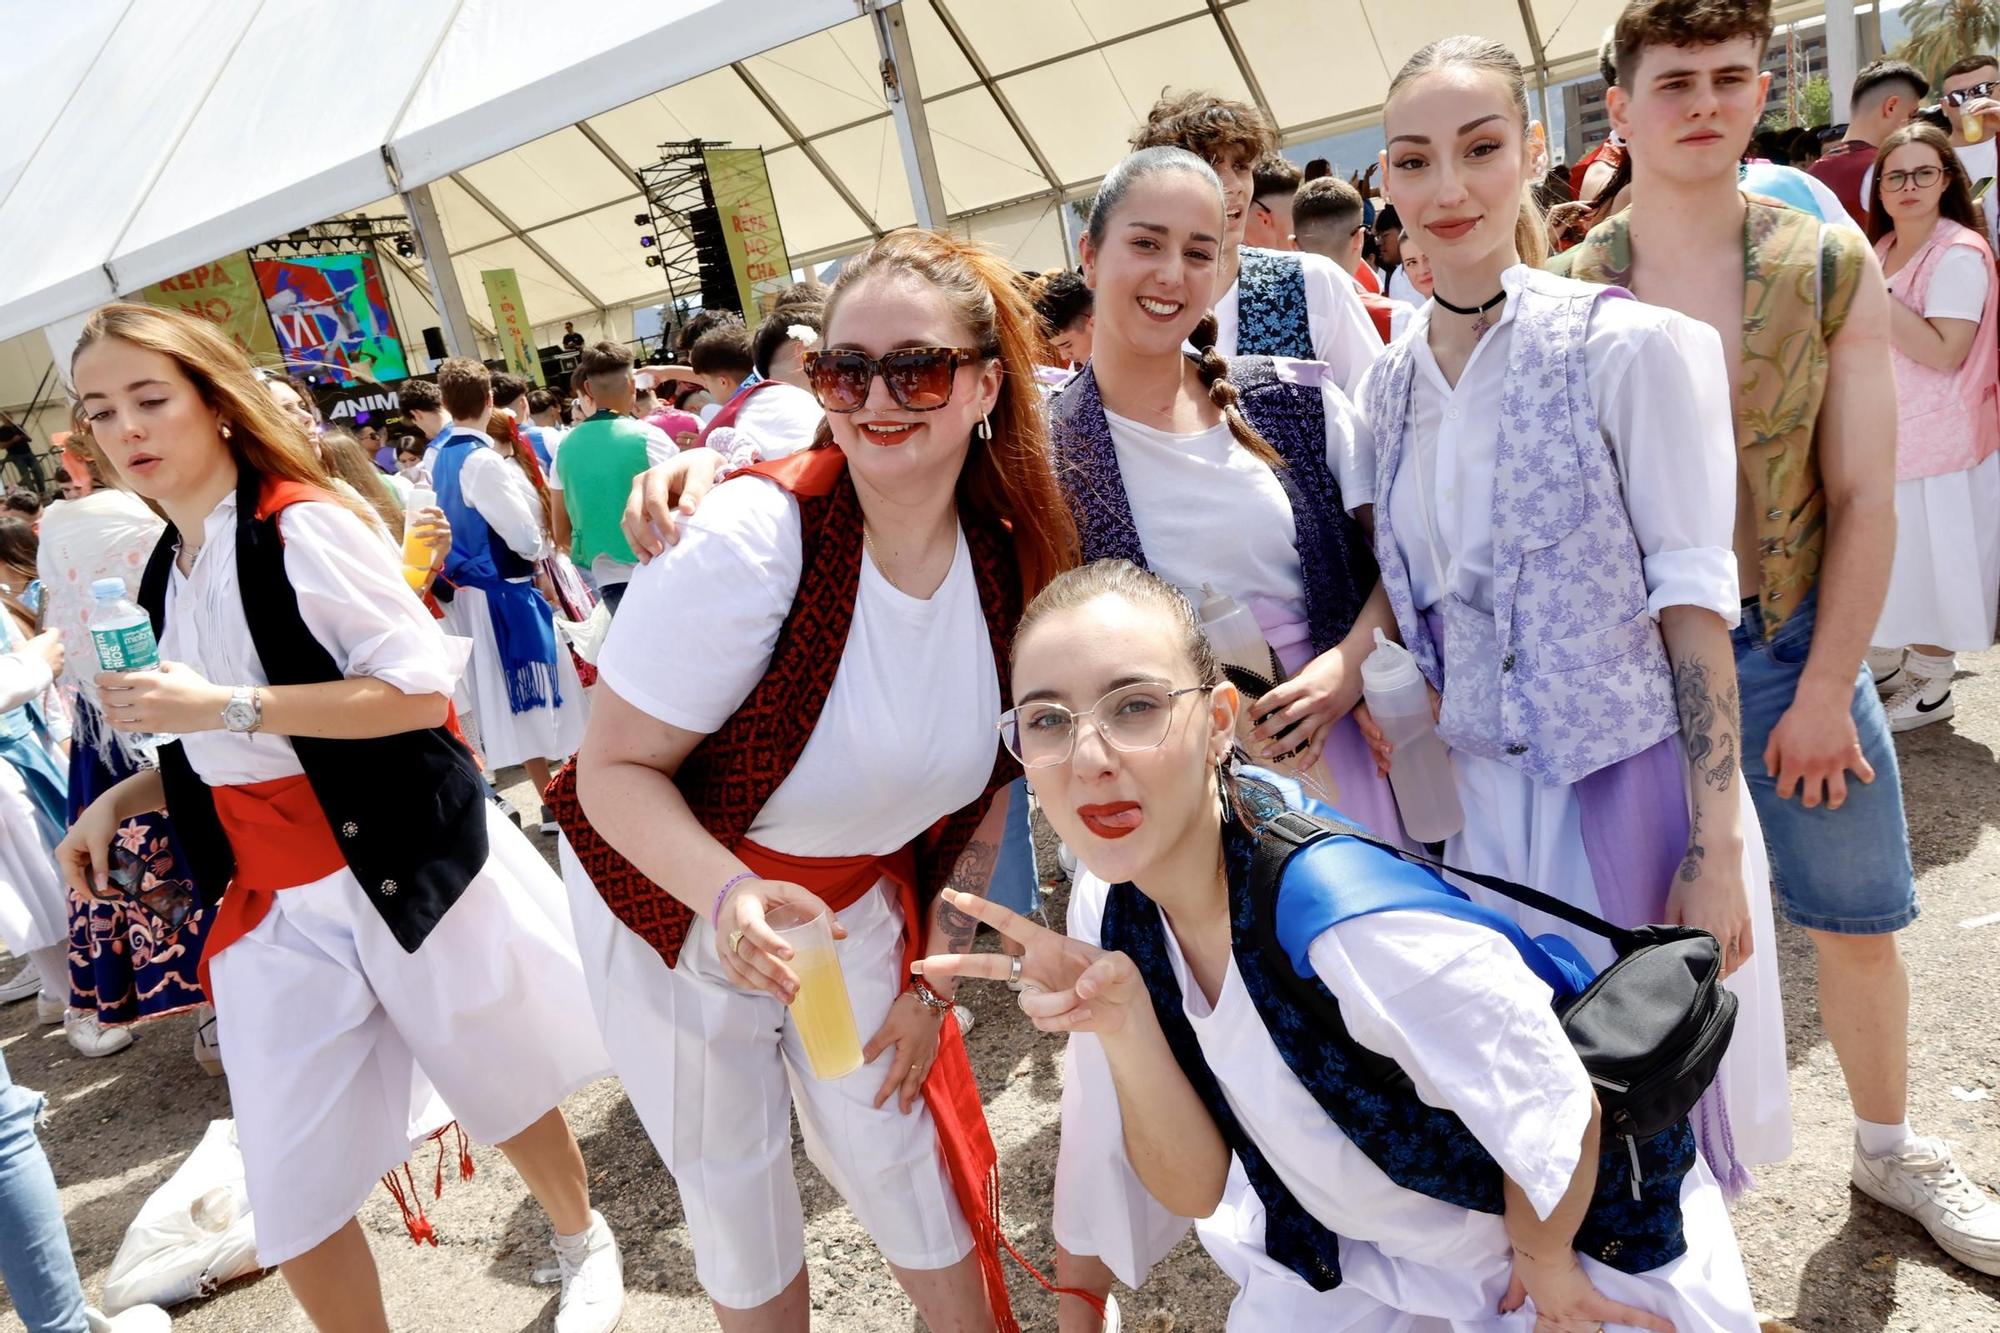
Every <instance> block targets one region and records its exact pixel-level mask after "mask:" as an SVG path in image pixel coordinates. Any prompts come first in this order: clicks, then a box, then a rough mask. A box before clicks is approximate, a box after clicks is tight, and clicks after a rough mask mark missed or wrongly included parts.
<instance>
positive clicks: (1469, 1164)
mask: <svg viewBox="0 0 2000 1333" xmlns="http://www.w3.org/2000/svg"><path fill="white" fill-rule="evenodd" d="M1254 850H1255V839H1254V838H1253V837H1252V835H1251V834H1250V833H1248V832H1247V831H1245V830H1244V829H1243V827H1242V826H1241V825H1240V824H1237V823H1234V822H1232V823H1230V824H1228V825H1225V827H1224V837H1223V855H1224V859H1225V861H1226V863H1227V865H1228V870H1229V896H1230V913H1229V916H1230V920H1229V932H1230V952H1231V953H1232V954H1233V955H1234V956H1235V960H1236V970H1237V973H1238V975H1239V976H1241V977H1242V978H1243V988H1244V989H1245V990H1246V991H1247V992H1249V995H1250V1000H1251V1003H1252V1005H1254V1006H1255V1008H1256V1010H1257V1014H1258V1017H1260V1018H1261V1019H1263V1021H1264V1026H1265V1028H1266V1029H1267V1030H1268V1031H1269V1032H1270V1034H1271V1040H1272V1042H1273V1043H1274V1044H1275V1045H1276V1046H1277V1048H1278V1054H1279V1055H1280V1056H1282V1057H1283V1058H1284V1061H1285V1066H1286V1068H1288V1069H1290V1070H1291V1071H1292V1074H1293V1076H1294V1077H1296V1078H1297V1079H1298V1080H1299V1082H1300V1083H1301V1084H1302V1085H1303V1086H1304V1087H1305V1089H1306V1091H1308V1092H1310V1093H1311V1094H1312V1095H1313V1100H1314V1101H1316V1102H1318V1103H1319V1105H1320V1108H1321V1109H1322V1110H1324V1111H1325V1112H1326V1115H1327V1118H1328V1119H1329V1120H1331V1121H1333V1123H1334V1124H1335V1126H1337V1127H1338V1128H1339V1130H1340V1132H1341V1133H1343V1134H1345V1135H1346V1136H1347V1137H1348V1139H1349V1140H1350V1141H1352V1142H1353V1144H1354V1145H1355V1146H1356V1147H1357V1148H1359V1149H1361V1151H1362V1152H1363V1153H1364V1154H1366V1155H1367V1157H1368V1159H1369V1160H1370V1161H1372V1162H1374V1163H1375V1165H1376V1166H1378V1167H1380V1168H1381V1169H1382V1171H1383V1173H1384V1174H1385V1175H1387V1176H1388V1177H1389V1179H1390V1180H1392V1181H1394V1182H1395V1183H1396V1184H1398V1185H1400V1186H1402V1187H1403V1188H1404V1189H1407V1190H1413V1191H1415V1192H1416V1193H1418V1194H1422V1195H1425V1196H1427V1197H1429V1198H1433V1199H1437V1200H1439V1201H1440V1202H1443V1203H1448V1204H1453V1205H1455V1206H1457V1207H1460V1208H1468V1209H1471V1210H1472V1211H1474V1212H1481V1213H1495V1214H1497V1213H1500V1212H1502V1211H1503V1209H1504V1207H1505V1200H1504V1198H1503V1196H1502V1193H1501V1182H1502V1176H1501V1172H1500V1168H1499V1165H1498V1164H1497V1163H1495V1162H1494V1160H1493V1158H1492V1157H1491V1155H1489V1154H1488V1153H1487V1151H1486V1149H1485V1148H1483V1147H1481V1146H1480V1144H1479V1141H1478V1140H1477V1139H1475V1138H1474V1137H1473V1135H1472V1132H1471V1131H1470V1130H1468V1129H1467V1128H1466V1127H1465V1123H1464V1122H1463V1121H1461V1120H1460V1119H1459V1118H1458V1117H1457V1116H1456V1115H1454V1114H1453V1113H1452V1112H1450V1111H1446V1110H1442V1109H1440V1108H1438V1107H1435V1106H1431V1105H1430V1104H1428V1103H1426V1102H1425V1101H1423V1099H1421V1098H1420V1097H1418V1096H1417V1094H1416V1093H1415V1091H1414V1090H1412V1089H1411V1088H1410V1087H1408V1086H1407V1084H1400V1083H1397V1082H1394V1081H1390V1080H1385V1079H1384V1078H1383V1077H1382V1076H1381V1072H1380V1071H1381V1068H1382V1065H1383V1063H1384V1057H1382V1056H1381V1055H1379V1054H1378V1053H1376V1052H1373V1051H1370V1050H1368V1049H1367V1048H1366V1047H1363V1046H1361V1045H1360V1044H1359V1043H1357V1042H1356V1041H1355V1040H1354V1038H1353V1037H1351V1036H1349V1035H1348V1033H1347V1032H1346V1030H1345V1029H1344V1028H1342V1029H1340V1030H1324V1029H1322V1028H1320V1027H1318V1026H1316V1025H1313V1024H1311V1023H1309V1022H1308V1021H1307V1019H1306V1016H1305V1014H1304V1013H1303V1011H1301V1010H1300V1009H1299V1008H1298V1007H1296V1006H1295V1005H1293V1004H1291V1003H1289V1002H1288V1001H1287V1000H1286V998H1285V994H1284V985H1285V983H1284V982H1283V981H1282V980H1280V978H1279V977H1278V974H1277V972H1276V969H1278V968H1284V967H1290V966H1291V964H1290V962H1289V961H1288V960H1287V959H1286V957H1285V955H1284V951H1283V950H1282V948H1280V947H1278V946H1277V945H1276V943H1275V938H1274V936H1273V935H1272V933H1271V932H1269V931H1264V930H1260V924H1261V923H1259V922H1258V921H1257V920H1256V919H1255V916H1256V914H1255V912H1254V911H1253V910H1252V905H1251V898H1250V891H1249V883H1250V866H1251V857H1252V853H1253V851H1254ZM1308 854H1309V853H1308ZM1384 855H1387V853H1384ZM1289 883H1290V880H1289V877H1288V879H1287V884H1288V885H1289ZM1100 942H1101V943H1102V945H1103V947H1104V948H1106V949H1110V950H1117V951H1119V952H1122V953H1124V954H1126V955H1127V956H1129V957H1130V958H1131V959H1132V961H1133V963H1134V964H1136V965H1137V966H1138V969H1139V973H1140V975H1141V976H1142V977H1143V978H1144V979H1145V982H1146V991H1147V993H1148V995H1150V996H1151V998H1152V1001H1153V1012H1154V1014H1155V1015H1156V1016H1157V1017H1158V1018H1159V1021H1160V1029H1161V1031H1162V1032H1163V1033H1165V1035H1166V1038H1167V1045H1168V1046H1169V1047H1170V1048H1171V1049H1172V1051H1173V1053H1174V1059H1175V1061H1176V1063H1178V1064H1179V1065H1180V1067H1181V1072H1182V1073H1184V1074H1186V1075H1187V1079H1188V1082H1189V1083H1190V1084H1191V1085H1192V1086H1193V1088H1194V1090H1195V1094H1196V1095H1197V1096H1199V1097H1200V1098H1201V1100H1202V1104H1203V1105H1204V1106H1206V1107H1207V1108H1208V1113H1209V1116H1210V1118H1211V1119H1213V1120H1214V1122H1215V1127H1216V1129H1217V1130H1218V1131H1219V1132H1220V1133H1221V1135H1222V1139H1223V1142H1224V1143H1226V1144H1228V1145H1229V1149H1230V1151H1231V1152H1232V1153H1234V1154H1235V1155H1236V1160H1237V1161H1239V1162H1241V1163H1242V1164H1243V1174H1244V1175H1245V1176H1246V1177H1247V1178H1248V1179H1249V1181H1250V1187H1251V1188H1252V1189H1253V1190H1255V1191H1256V1192H1257V1198H1258V1200H1259V1201H1260V1202H1261V1203H1262V1204H1263V1205H1264V1214H1265V1224H1264V1249H1265V1252H1266V1253H1268V1254H1269V1255H1270V1256H1271V1257H1272V1258H1273V1259H1275V1260H1276V1261H1278V1262H1279V1263H1281V1264H1283V1265H1284V1266H1285V1267H1287V1268H1289V1269H1291V1270H1292V1271H1293V1272H1294V1273H1296V1274H1298V1275H1299V1277H1300V1278H1301V1279H1303V1280H1304V1281H1305V1282H1306V1283H1307V1284H1308V1285H1310V1286H1311V1287H1312V1288H1313V1290H1315V1291H1326V1290H1329V1289H1331V1288H1333V1287H1336V1286H1338V1285H1340V1247H1339V1241H1338V1238H1337V1237H1336V1236H1335V1234H1334V1233H1333V1232H1331V1231H1329V1230H1328V1229H1327V1228H1326V1227H1325V1226H1323V1225H1321V1223H1320V1222H1319V1220H1318V1219H1317V1218H1315V1217H1314V1216H1313V1215H1312V1214H1311V1213H1309V1212H1307V1211H1306V1209H1305V1207H1304V1205H1302V1204H1300V1203H1299V1201H1298V1200H1297V1199H1296V1198H1294V1197H1293V1196H1292V1193H1291V1191H1290V1190H1288V1189H1287V1188H1286V1187H1285V1185H1284V1182H1283V1181H1282V1180H1281V1179H1280V1178H1279V1176H1278V1173H1277V1171H1276V1170H1275V1169H1274V1168H1273V1167H1272V1166H1271V1164H1270V1162H1269V1160H1268V1159H1266V1158H1265V1156H1264V1154H1263V1151H1262V1150H1261V1149H1259V1148H1258V1146H1257V1144H1256V1142H1255V1140H1253V1139H1252V1138H1251V1137H1250V1136H1249V1134H1248V1133H1247V1132H1246V1131H1245V1130H1244V1129H1243V1126H1242V1123H1241V1122H1240V1121H1238V1120H1237V1119H1236V1116H1235V1113H1234V1112H1232V1111H1231V1110H1230V1109H1229V1102H1228V1100H1227V1099H1226V1098H1225V1097H1224V1096H1223V1095H1222V1088H1221V1085H1220V1084H1218V1083H1217V1081H1216V1078H1215V1075H1214V1073H1213V1072H1212V1071H1211V1070H1210V1069H1209V1067H1208V1062H1207V1061H1206V1060H1204V1059H1203V1058H1202V1054H1201V1042H1200V1039H1199V1038H1198V1037H1196V1035H1195V1032H1194V1027H1193V1025H1192V1024H1190V1023H1189V1022H1188V1020H1187V1014H1186V1012H1185V1011H1184V1009H1183V1008H1182V1000H1181V989H1180V985H1179V983H1178V982H1177V981H1176V980H1175V978H1174V969H1173V962H1172V960H1171V958H1170V957H1169V955H1168V951H1167V938H1166V929H1165V927H1164V926H1163V925H1162V924H1161V921H1160V912H1159V909H1158V908H1157V907H1155V906H1154V904H1153V903H1152V901H1151V900H1150V899H1148V898H1147V897H1145V895H1143V894H1141V893H1140V892H1139V890H1138V889H1136V888H1135V887H1133V886H1132V885H1130V884H1115V885H1112V886H1111V889H1110V892H1109V894H1108V895H1107V897H1106V900H1105V904H1104V919H1103V923H1102V927H1101V930H1100ZM1307 981H1308V983H1309V984H1310V985H1311V986H1312V987H1313V988H1315V989H1316V990H1319V991H1320V992H1321V994H1322V995H1323V996H1324V997H1325V1001H1326V1004H1325V1006H1324V1008H1326V1009H1328V1010H1329V1011H1330V1010H1331V1009H1332V1008H1333V1007H1335V1004H1336V1002H1335V1001H1334V999H1333V995H1332V993H1331V992H1329V991H1326V989H1325V987H1324V986H1323V985H1322V984H1321V983H1320V981H1319V980H1318V978H1316V977H1315V978H1308V979H1307ZM1694 1154H1695V1144H1694V1131H1693V1130H1692V1129H1690V1128H1689V1127H1688V1124H1687V1122H1686V1121H1682V1122H1681V1123H1680V1124H1678V1125H1676V1126H1674V1127H1673V1128H1672V1129H1669V1130H1666V1131H1663V1132H1662V1133H1660V1134H1658V1135H1656V1136H1654V1137H1653V1138H1650V1139H1646V1140H1644V1141H1642V1142H1639V1143H1628V1142H1627V1141H1626V1140H1624V1139H1612V1138H1607V1139H1606V1141H1605V1143H1604V1145H1603V1147H1602V1149H1601V1151H1600V1153H1599V1156H1598V1163H1597V1186H1596V1190H1595V1193H1594V1194H1593V1195H1592V1199H1591V1204H1590V1209H1589V1211H1588V1212H1586V1213H1585V1214H1584V1219H1583V1225H1582V1226H1581V1227H1580V1228H1579V1229H1578V1231H1577V1235H1576V1242H1575V1244H1576V1249H1577V1251H1578V1252H1579V1253H1582V1254H1587V1255H1589V1256H1591V1257H1592V1258H1593V1259H1597V1260H1599V1261H1600V1262H1602V1263H1604V1264H1605V1265H1607V1266H1608V1267H1611V1268H1615V1269H1617V1270H1618V1271H1619V1272H1621V1273H1643V1272H1646V1271H1648V1270H1650V1269H1654V1268H1658V1267H1659V1266H1660V1265H1661V1264H1664V1263H1668V1262H1670V1261H1671V1260H1673V1259H1676V1258H1678V1257H1679V1256H1680V1255H1682V1254H1684V1253H1686V1251H1687V1239H1686V1237H1685V1236H1684V1235H1683V1234H1682V1230H1681V1206H1680V1200H1681V1179H1682V1177H1684V1176H1685V1175H1686V1174H1687V1172H1688V1170H1689V1168H1690V1167H1691V1166H1693V1164H1694ZM1635 1165H1636V1166H1639V1167H1640V1175H1639V1181H1638V1187H1637V1188H1638V1193H1639V1197H1638V1198H1636V1199H1635V1198H1634V1197H1633V1194H1634V1184H1633V1168H1634V1166H1635Z"/></svg>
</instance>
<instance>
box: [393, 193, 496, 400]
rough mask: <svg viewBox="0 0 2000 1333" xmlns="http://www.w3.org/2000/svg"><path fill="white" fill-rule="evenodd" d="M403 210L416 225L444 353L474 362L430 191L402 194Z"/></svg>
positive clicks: (474, 348) (474, 342)
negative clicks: (441, 324)
mask: <svg viewBox="0 0 2000 1333" xmlns="http://www.w3.org/2000/svg"><path fill="white" fill-rule="evenodd" d="M403 209H404V211H405V212H407V213H408V214H409V215H410V221H411V222H412V223H414V224H415V225H416V228H417V240H418V241H419V242H420V243H421V244H422V246H423V252H424V272H426V273H427V274H429V275H430V280H431V295H432V296H435V297H436V298H437V304H438V314H439V316H440V317H442V319H443V320H444V345H445V350H447V351H449V352H450V353H451V354H452V355H453V356H469V357H471V358H472V359H474V360H475V361H476V360H478V359H479V341H478V339H477V338H475V337H474V336H473V332H472V316H471V315H469V314H467V313H466V309H465V293H463V292H461V291H460V290H459V289H458V269H457V268H455V267H454V266H453V265H452V262H451V251H450V250H448V249H446V248H445V239H444V224H442V223H441V222H439V221H438V211H437V205H436V204H434V203H432V202H431V187H430V186H428V185H419V186H416V187H414V188H413V189H408V190H405V191H403Z"/></svg>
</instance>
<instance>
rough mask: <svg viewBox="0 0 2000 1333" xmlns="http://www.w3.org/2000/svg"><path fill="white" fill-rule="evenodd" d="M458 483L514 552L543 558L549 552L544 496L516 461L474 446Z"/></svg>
mask: <svg viewBox="0 0 2000 1333" xmlns="http://www.w3.org/2000/svg"><path fill="white" fill-rule="evenodd" d="M458 485H459V489H460V490H461V492H463V494H464V496H465V502H466V503H467V504H469V505H471V506H472V507H473V508H474V509H476V510H478V511H479V516H480V517H481V518H483V519H485V520H486V521H487V523H489V524H491V525H492V528H493V531H494V533H495V534H496V535H498V536H499V538H500V540H501V541H503V542H506V543H507V546H508V549H510V550H512V551H513V552H514V554H515V555H518V556H520V557H521V558H522V559H523V560H540V559H541V558H542V557H543V556H545V555H547V554H548V553H549V550H550V545H549V535H548V532H547V531H546V530H545V529H544V528H543V527H542V501H541V497H540V496H538V495H536V494H535V487H534V483H532V482H530V481H529V480H528V478H527V476H526V475H525V474H524V473H523V472H522V471H521V469H520V468H519V467H517V466H516V465H515V464H514V463H512V462H511V461H509V460H508V459H505V458H502V457H501V456H500V455H499V453H498V452H497V451H495V450H493V449H490V448H486V449H474V450H473V451H472V452H470V453H468V454H467V455H466V456H465V466H464V467H463V468H461V469H460V470H459V474H458Z"/></svg>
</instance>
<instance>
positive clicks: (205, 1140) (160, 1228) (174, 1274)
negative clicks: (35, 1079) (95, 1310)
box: [104, 1120, 257, 1314]
mask: <svg viewBox="0 0 2000 1333" xmlns="http://www.w3.org/2000/svg"><path fill="white" fill-rule="evenodd" d="M256 1271H257V1237H256V1232H255V1229H254V1227H253V1226H252V1221H251V1216H250V1196H249V1193H248V1192H247V1190H246V1189H245V1187H244V1183H243V1153H242V1151H241V1150H240V1149H238V1148H237V1146H236V1122H235V1121H234V1120H211V1121H210V1122H209V1125H208V1132H207V1133H206V1134H204V1135H202V1138H201V1142H200V1143H198V1144H196V1145H195V1149H194V1151H193V1152H191V1153H189V1154H188V1158H187V1160H186V1161H185V1162H182V1163H181V1165H180V1169H179V1170H177V1171H175V1172H174V1174H173V1175H172V1176H171V1177H170V1178H169V1179H168V1180H167V1183H166V1184H164V1185H162V1186H160V1188H158V1189H157V1190H154V1191H153V1194H152V1197H151V1198H149V1199H147V1200H146V1202H145V1203H144V1204H142V1205H140V1208H139V1215H138V1216H137V1217H135V1218H133V1219H132V1225H131V1226H129V1227H127V1228H126V1229H125V1239H124V1240H123V1241H122V1242H121V1243H120V1244H119V1246H118V1257H117V1258H115V1259H113V1260H112V1261H111V1272H110V1275H109V1276H108V1277H106V1278H105V1281H104V1308H105V1309H106V1310H108V1311H110V1312H112V1313H114V1314H115V1313H117V1312H118V1311H120V1310H125V1309H129V1308H130V1307H132V1306H134V1305H146V1304H152V1305H178V1304H180V1303H181V1302H182V1301H190V1300H193V1299H194V1298H196V1297H197V1296H208V1295H211V1294H213V1293H214V1291H215V1290H216V1289H217V1288H218V1287H220V1286H222V1284H223V1283H225V1282H229V1281H232V1280H234V1279H236V1278H239V1277H244V1276H247V1275H248V1274H251V1273H254V1272H256Z"/></svg>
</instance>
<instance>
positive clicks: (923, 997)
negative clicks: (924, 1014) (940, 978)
mask: <svg viewBox="0 0 2000 1333" xmlns="http://www.w3.org/2000/svg"><path fill="white" fill-rule="evenodd" d="M910 994H912V995H914V996H916V997H917V1003H918V1004H921V1005H922V1006H923V1007H924V1008H926V1009H929V1010H931V1011H932V1012H933V1013H939V1014H942V1013H944V1012H946V1011H947V1010H949V1009H950V1008H951V1001H950V1000H947V999H945V998H944V996H942V995H939V994H938V993H937V992H936V991H934V990H932V989H931V988H930V984H929V983H928V982H926V981H925V980H924V979H923V978H922V977H918V978H917V979H916V980H914V981H912V982H911V983H910Z"/></svg>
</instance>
